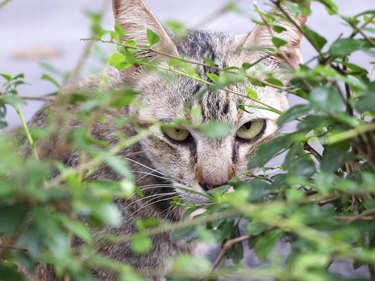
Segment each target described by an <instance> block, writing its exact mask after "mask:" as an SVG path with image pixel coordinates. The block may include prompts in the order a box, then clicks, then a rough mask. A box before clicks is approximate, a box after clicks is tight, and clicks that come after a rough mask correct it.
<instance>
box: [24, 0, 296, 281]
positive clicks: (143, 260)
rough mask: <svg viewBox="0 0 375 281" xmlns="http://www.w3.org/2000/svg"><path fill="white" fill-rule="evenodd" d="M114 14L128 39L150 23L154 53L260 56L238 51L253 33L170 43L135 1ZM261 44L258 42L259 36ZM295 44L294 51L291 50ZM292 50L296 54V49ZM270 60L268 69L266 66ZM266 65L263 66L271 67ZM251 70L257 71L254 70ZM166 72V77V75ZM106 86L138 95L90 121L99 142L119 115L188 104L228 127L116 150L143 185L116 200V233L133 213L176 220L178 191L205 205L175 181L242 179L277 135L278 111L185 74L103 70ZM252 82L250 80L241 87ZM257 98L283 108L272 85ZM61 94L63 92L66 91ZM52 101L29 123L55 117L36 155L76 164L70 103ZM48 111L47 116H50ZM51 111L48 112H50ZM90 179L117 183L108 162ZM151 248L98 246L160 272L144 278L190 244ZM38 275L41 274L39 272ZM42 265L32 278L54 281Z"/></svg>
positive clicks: (221, 58)
mask: <svg viewBox="0 0 375 281" xmlns="http://www.w3.org/2000/svg"><path fill="white" fill-rule="evenodd" d="M114 12H115V17H116V19H117V21H118V22H119V23H120V24H122V25H123V26H124V28H125V30H126V31H129V32H127V36H128V37H127V38H124V39H135V40H136V41H137V42H144V40H145V28H147V27H150V28H153V29H154V30H155V29H156V31H157V32H158V33H159V35H160V37H161V38H160V39H161V40H160V43H159V44H158V45H157V46H156V48H157V50H160V51H164V52H168V53H169V54H171V55H184V56H186V57H188V58H191V59H193V60H196V61H202V59H203V58H204V57H209V58H211V59H213V60H214V61H217V62H218V66H220V67H226V66H241V65H242V63H243V62H245V61H253V60H256V59H257V58H258V57H259V54H258V53H256V52H253V53H251V52H245V51H242V50H241V48H242V47H243V43H244V42H246V43H245V44H247V45H254V44H257V41H256V38H254V35H252V36H249V37H248V36H232V35H227V34H222V33H209V32H191V33H190V34H189V35H188V36H187V37H185V38H184V39H183V40H182V41H179V42H176V43H173V42H172V40H171V38H170V37H169V36H168V35H167V33H166V32H165V31H164V30H163V29H162V27H161V25H160V24H159V23H158V21H157V20H156V19H155V18H154V17H153V15H152V13H151V12H150V11H149V10H148V8H147V7H146V6H145V5H144V3H143V1H141V0H125V1H121V0H118V1H114ZM266 32H267V31H266V30H265V29H264V28H257V29H256V30H255V31H254V32H253V34H261V35H262V40H263V39H264V38H265V37H267V36H266V34H265V33H266ZM289 36H294V38H295V41H299V40H300V34H299V33H298V32H295V33H294V34H293V33H292V34H289ZM262 42H263V43H264V40H263V41H262ZM297 49H298V48H297ZM297 49H296V51H295V52H296V56H299V50H297ZM143 55H145V56H148V57H149V58H151V59H155V60H156V61H158V63H161V64H163V60H164V58H163V57H161V56H159V55H156V54H153V53H148V54H143ZM270 65H271V66H270ZM275 66H278V63H277V64H276V65H275V64H273V63H271V64H268V66H267V64H265V67H275ZM261 70H262V69H260V68H259V69H258V70H257V71H261ZM198 71H199V72H200V73H201V74H202V78H203V79H207V78H206V77H205V75H204V73H205V72H207V71H208V69H207V68H205V67H202V66H198ZM166 75H167V78H168V79H166ZM108 77H109V85H108V86H107V87H108V90H111V89H118V88H122V87H134V88H135V89H137V90H139V91H140V92H141V93H142V94H141V96H140V98H139V99H140V102H141V104H142V106H141V107H136V106H131V107H129V108H124V109H121V110H114V109H110V110H107V111H105V112H102V116H103V117H104V118H102V119H103V120H104V122H103V121H102V122H99V121H98V122H95V124H94V126H93V131H92V134H93V135H94V136H95V137H96V138H97V139H101V140H105V141H106V142H107V143H108V144H109V146H110V147H111V146H114V145H116V144H117V143H118V139H117V134H118V132H119V129H118V128H115V127H114V126H113V121H114V120H115V119H116V118H117V117H118V116H124V115H125V116H126V115H136V116H138V117H139V119H140V122H141V123H148V122H153V121H172V120H175V119H177V118H185V117H189V116H186V114H187V113H186V111H185V108H186V106H187V105H193V106H198V105H199V106H201V108H202V114H201V116H199V117H195V116H193V117H191V116H190V117H191V118H192V122H193V123H196V124H201V123H204V122H207V121H212V120H221V121H223V122H225V123H227V124H229V125H230V126H231V128H232V133H231V135H230V136H228V137H225V138H221V139H215V140H213V139H210V138H208V137H207V136H205V135H203V134H202V133H200V132H199V131H197V130H193V129H191V130H190V133H191V135H192V137H193V138H194V143H193V145H190V146H187V145H181V144H176V143H173V142H171V141H170V140H168V139H167V138H166V137H165V136H164V135H163V133H162V132H161V131H155V132H154V134H153V136H152V137H149V138H146V139H144V140H142V141H141V142H140V143H138V144H136V145H134V146H133V147H131V148H129V149H126V150H124V151H122V152H121V153H120V154H119V155H120V156H121V157H123V158H124V159H128V160H129V164H130V166H131V168H132V169H133V171H134V174H135V176H136V183H137V185H138V186H139V187H140V188H141V189H142V190H143V192H144V194H145V198H141V199H139V198H137V199H134V200H132V201H127V200H118V201H116V204H117V205H118V207H119V209H120V210H121V212H122V215H123V223H122V225H121V227H119V228H115V229H113V228H110V227H108V228H106V229H104V230H103V231H110V232H114V233H117V234H121V235H124V234H129V233H134V232H135V231H136V229H135V226H134V221H135V219H137V218H143V217H155V218H159V219H162V220H166V221H171V222H174V221H178V220H179V218H180V216H181V214H182V212H183V210H182V209H181V208H177V207H172V206H171V205H170V203H169V198H170V197H171V196H172V195H179V196H181V197H182V198H184V199H185V201H187V202H194V203H201V204H204V203H205V199H204V198H203V197H201V196H198V195H193V194H191V193H189V192H186V191H183V190H181V189H180V188H179V186H184V187H186V188H189V189H193V190H196V191H199V192H205V191H204V189H203V188H202V186H201V183H202V182H206V183H208V184H210V185H212V186H218V185H222V184H225V183H227V182H228V180H229V179H230V178H232V177H233V176H242V175H244V174H245V173H246V164H247V162H248V160H249V158H250V157H251V156H252V155H254V153H255V151H256V148H257V146H258V145H259V144H260V143H263V142H266V141H268V140H269V139H271V138H272V137H273V136H274V135H275V134H276V133H277V130H278V128H277V126H276V123H275V122H276V119H277V117H278V116H277V114H274V113H271V112H269V111H265V110H259V109H252V108H249V112H248V113H247V112H244V111H241V110H239V109H238V105H239V104H251V103H252V102H251V101H249V100H248V99H244V98H242V97H238V96H235V95H232V94H229V93H227V92H224V91H217V92H204V93H203V95H202V96H201V97H199V96H198V94H200V93H202V90H204V89H205V87H206V85H204V84H202V83H199V82H196V81H194V80H192V79H189V78H186V77H184V76H180V75H175V74H171V73H168V74H166V73H163V72H160V71H151V72H150V71H147V70H144V69H137V70H135V71H132V72H119V71H117V70H110V71H109V73H108ZM99 83H100V79H99V78H98V77H92V78H89V79H87V80H85V81H83V82H80V83H78V84H77V85H75V86H73V87H71V88H70V89H69V90H68V91H67V92H74V91H76V90H82V89H95V88H97V87H98V86H99ZM248 86H250V87H252V86H251V85H250V84H249V85H248ZM244 87H245V86H244V85H236V86H232V88H231V89H232V90H233V91H236V92H240V93H245V89H244ZM256 90H257V91H258V94H259V99H260V100H261V101H262V102H265V103H267V104H269V105H271V106H273V107H275V108H278V109H279V110H282V111H283V110H286V109H287V107H288V103H287V99H286V95H285V94H284V93H279V92H278V91H276V90H275V89H272V88H268V87H265V88H258V89H256ZM66 95H69V94H68V93H67V94H66ZM58 104H59V103H58V102H53V103H51V104H48V105H47V106H45V108H44V109H42V110H41V111H40V112H39V113H37V114H36V115H35V116H34V117H33V119H32V120H31V122H30V123H29V125H30V126H31V127H48V126H49V125H48V124H49V123H50V122H51V120H50V118H52V119H53V120H54V121H55V123H54V124H55V126H56V125H57V126H56V127H54V128H52V130H54V131H55V133H54V136H55V137H54V138H53V139H51V140H47V141H39V142H38V144H37V149H38V152H39V154H40V155H41V157H43V158H47V159H59V160H60V161H62V162H64V163H65V164H67V165H70V166H75V165H77V164H78V163H79V159H80V153H79V152H72V151H70V149H69V146H68V145H67V140H66V137H65V135H66V132H69V131H72V130H73V129H74V128H76V127H78V126H79V125H80V122H79V121H78V120H76V119H75V118H74V117H72V116H74V112H75V111H76V109H77V108H76V107H75V106H66V105H64V106H59V105H58ZM49 111H51V112H53V113H54V114H53V115H52V114H49V113H48V112H49ZM49 116H50V117H49ZM255 119H265V120H267V126H266V128H265V131H264V133H263V135H262V136H261V137H260V138H258V139H256V140H254V141H253V142H249V143H238V142H236V139H235V134H236V131H237V130H238V129H239V128H240V127H241V126H242V125H243V124H244V123H246V122H249V121H251V120H255ZM121 130H123V131H124V132H125V134H126V135H127V136H131V135H134V134H135V132H134V131H133V129H132V128H131V127H125V128H122V129H121ZM25 151H26V153H25V154H26V156H30V153H31V152H30V148H25ZM90 177H91V178H95V179H103V180H106V179H107V180H120V177H119V176H118V175H117V174H116V173H115V172H113V171H112V170H111V169H109V168H108V167H105V166H103V167H101V168H99V169H98V170H97V171H95V172H94V173H93V174H92V175H91V176H90ZM152 240H153V245H154V246H153V249H152V251H151V252H150V253H148V254H147V255H144V256H141V255H137V254H134V253H132V252H131V250H130V248H129V244H127V243H125V244H120V245H105V246H103V247H102V248H101V249H99V251H100V252H102V253H104V254H105V255H107V256H109V257H112V258H114V259H116V260H120V261H122V262H126V263H130V264H131V265H133V266H135V267H136V268H137V269H138V270H142V269H150V268H153V269H157V270H158V271H159V272H161V275H160V276H159V277H157V276H156V277H153V278H151V277H150V280H164V279H163V277H162V275H163V273H164V272H166V271H168V268H169V265H168V260H169V259H170V258H171V257H174V256H176V255H178V254H179V253H194V251H195V250H196V244H195V243H187V242H184V241H174V240H173V239H172V237H171V234H170V233H164V234H160V235H155V236H153V237H152ZM41 272H42V273H41ZM48 272H49V271H48V270H39V273H38V274H37V276H36V279H35V280H51V281H52V280H56V279H55V277H54V275H53V274H48ZM95 275H96V277H97V278H98V280H115V279H116V276H115V274H113V273H110V272H104V271H99V270H98V271H95Z"/></svg>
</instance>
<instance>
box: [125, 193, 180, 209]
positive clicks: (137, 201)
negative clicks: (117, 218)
mask: <svg viewBox="0 0 375 281" xmlns="http://www.w3.org/2000/svg"><path fill="white" fill-rule="evenodd" d="M175 194H176V192H168V193H157V194H151V195H148V196H144V197H140V198H138V199H135V200H132V202H131V203H130V204H129V205H127V208H130V207H131V206H133V205H135V204H137V203H139V202H141V201H143V200H149V199H152V198H154V199H155V198H158V197H164V196H171V195H175Z"/></svg>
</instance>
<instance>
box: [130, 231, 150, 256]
mask: <svg viewBox="0 0 375 281" xmlns="http://www.w3.org/2000/svg"><path fill="white" fill-rule="evenodd" d="M130 247H131V249H132V251H133V252H135V253H137V254H141V255H143V254H146V253H148V252H149V251H151V249H152V241H151V239H150V237H148V235H147V234H146V233H143V232H140V233H136V234H134V235H133V236H132V241H131V244H130Z"/></svg>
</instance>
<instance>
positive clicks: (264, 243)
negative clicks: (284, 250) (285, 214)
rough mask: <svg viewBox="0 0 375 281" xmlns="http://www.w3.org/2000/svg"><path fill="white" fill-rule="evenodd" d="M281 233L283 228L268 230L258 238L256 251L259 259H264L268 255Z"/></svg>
mask: <svg viewBox="0 0 375 281" xmlns="http://www.w3.org/2000/svg"><path fill="white" fill-rule="evenodd" d="M281 235H282V232H281V230H276V231H272V232H268V233H266V234H264V235H262V236H261V237H260V238H259V239H258V241H257V243H256V245H255V253H256V255H257V256H258V258H259V259H261V260H264V259H266V258H267V257H268V255H269V254H270V253H271V251H272V249H273V248H274V247H275V244H276V243H277V241H278V240H279V238H280V237H281Z"/></svg>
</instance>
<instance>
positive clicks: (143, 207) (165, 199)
mask: <svg viewBox="0 0 375 281" xmlns="http://www.w3.org/2000/svg"><path fill="white" fill-rule="evenodd" d="M174 194H175V193H174ZM169 200H171V197H170V195H169V196H167V197H166V198H163V199H160V200H156V201H151V202H149V203H148V204H145V205H144V206H142V207H141V208H139V209H137V210H136V211H135V212H133V213H131V214H130V215H129V216H131V217H132V216H133V215H134V214H136V213H138V212H139V211H141V210H143V209H145V208H148V207H150V206H152V205H154V204H157V203H160V202H163V201H169Z"/></svg>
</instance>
